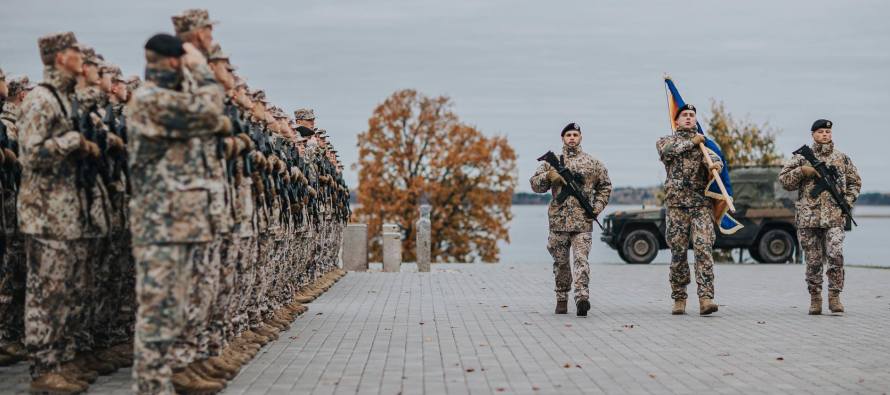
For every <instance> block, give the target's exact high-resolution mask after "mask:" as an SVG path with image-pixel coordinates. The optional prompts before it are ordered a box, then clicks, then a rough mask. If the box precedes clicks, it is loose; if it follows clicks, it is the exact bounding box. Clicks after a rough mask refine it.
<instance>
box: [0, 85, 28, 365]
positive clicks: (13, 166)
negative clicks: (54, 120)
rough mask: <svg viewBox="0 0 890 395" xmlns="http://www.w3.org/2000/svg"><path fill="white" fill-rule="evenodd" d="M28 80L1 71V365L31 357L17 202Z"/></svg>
mask: <svg viewBox="0 0 890 395" xmlns="http://www.w3.org/2000/svg"><path fill="white" fill-rule="evenodd" d="M30 89H31V86H30V81H29V80H28V77H19V78H16V79H13V80H11V81H8V82H7V81H6V77H5V75H4V74H3V70H0V107H2V113H0V135H2V136H0V137H2V140H3V142H4V144H3V146H2V147H0V199H2V202H0V203H2V205H0V210H2V219H0V220H2V226H3V233H2V235H0V237H3V240H2V243H3V244H2V247H3V251H2V254H3V255H2V261H0V366H7V365H11V364H14V363H16V362H18V361H21V360H24V359H25V358H26V357H27V356H28V354H27V352H26V351H25V347H24V344H23V343H22V342H23V340H24V337H25V279H26V276H27V267H26V266H25V246H24V240H23V239H22V234H21V232H19V226H18V219H17V216H16V200H17V198H18V187H19V182H20V177H21V165H20V164H19V162H18V154H19V152H18V141H19V139H18V129H17V127H16V122H18V119H19V117H20V115H21V104H22V100H24V97H25V95H26V94H27V93H28V91H30Z"/></svg>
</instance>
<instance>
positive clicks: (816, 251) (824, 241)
mask: <svg viewBox="0 0 890 395" xmlns="http://www.w3.org/2000/svg"><path fill="white" fill-rule="evenodd" d="M797 237H798V239H800V246H801V248H802V249H803V252H804V257H805V258H806V263H807V270H806V283H807V290H808V291H809V292H810V294H813V295H820V294H821V293H822V277H823V276H822V270H823V268H825V276H826V277H828V290H829V291H837V292H841V291H843V290H844V252H843V247H844V228H841V227H834V228H798V229H797ZM826 266H827V268H826Z"/></svg>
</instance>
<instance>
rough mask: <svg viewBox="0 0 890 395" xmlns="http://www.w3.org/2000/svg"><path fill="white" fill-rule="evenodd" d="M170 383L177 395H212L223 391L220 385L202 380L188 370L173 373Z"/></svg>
mask: <svg viewBox="0 0 890 395" xmlns="http://www.w3.org/2000/svg"><path fill="white" fill-rule="evenodd" d="M171 381H172V382H173V388H174V389H175V390H176V392H177V393H179V394H213V393H216V392H219V391H221V390H222V389H223V385H222V384H220V383H217V382H211V381H207V380H204V379H202V378H200V377H198V376H197V375H196V374H195V373H194V372H192V371H190V370H188V369H185V370H182V371H180V372H178V373H174V374H173V377H172V379H171Z"/></svg>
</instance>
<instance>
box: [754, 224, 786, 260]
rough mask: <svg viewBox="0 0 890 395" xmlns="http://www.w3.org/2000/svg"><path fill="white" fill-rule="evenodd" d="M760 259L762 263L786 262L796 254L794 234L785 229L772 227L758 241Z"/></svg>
mask: <svg viewBox="0 0 890 395" xmlns="http://www.w3.org/2000/svg"><path fill="white" fill-rule="evenodd" d="M757 252H758V254H757V255H759V258H760V259H758V260H759V261H760V262H762V263H785V262H788V261H790V260H791V256H792V255H793V254H794V236H792V235H791V233H790V232H788V231H787V230H785V229H770V230H768V231H766V233H764V234H763V236H760V240H759V241H758V242H757Z"/></svg>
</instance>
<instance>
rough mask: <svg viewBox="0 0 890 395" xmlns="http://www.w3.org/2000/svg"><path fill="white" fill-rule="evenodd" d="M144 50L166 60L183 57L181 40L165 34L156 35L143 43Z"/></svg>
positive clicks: (183, 51)
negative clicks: (166, 58)
mask: <svg viewBox="0 0 890 395" xmlns="http://www.w3.org/2000/svg"><path fill="white" fill-rule="evenodd" d="M145 49H147V50H150V51H152V52H154V53H156V54H158V55H161V56H165V57H168V58H178V57H180V56H182V55H185V49H184V48H183V47H182V40H180V39H179V37H176V36H172V35H169V34H166V33H158V34H155V35H154V36H152V37H151V38H149V39H148V41H146V42H145Z"/></svg>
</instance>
